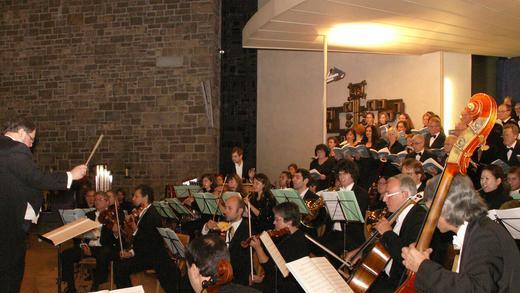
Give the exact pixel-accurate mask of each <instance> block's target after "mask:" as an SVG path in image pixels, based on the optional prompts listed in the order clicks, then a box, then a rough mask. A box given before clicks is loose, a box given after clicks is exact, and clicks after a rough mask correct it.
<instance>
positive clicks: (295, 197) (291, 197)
mask: <svg viewBox="0 0 520 293" xmlns="http://www.w3.org/2000/svg"><path fill="white" fill-rule="evenodd" d="M271 192H272V193H273V195H274V198H275V199H276V202H277V203H278V204H280V203H282V202H286V201H291V202H294V203H295V204H297V205H298V208H299V210H300V213H301V214H308V213H309V209H308V208H307V205H306V204H305V201H303V199H302V198H301V197H300V195H299V194H298V193H297V192H296V190H294V189H292V188H286V189H271Z"/></svg>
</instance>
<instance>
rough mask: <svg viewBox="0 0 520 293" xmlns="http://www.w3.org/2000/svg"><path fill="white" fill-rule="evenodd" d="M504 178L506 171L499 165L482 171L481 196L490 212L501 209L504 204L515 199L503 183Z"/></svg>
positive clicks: (490, 166)
mask: <svg viewBox="0 0 520 293" xmlns="http://www.w3.org/2000/svg"><path fill="white" fill-rule="evenodd" d="M504 177H505V176H504V171H502V168H500V167H499V166H497V165H488V166H485V167H484V168H483V169H482V173H481V174H480V185H481V186H482V189H481V190H480V196H481V197H482V198H483V199H484V202H485V203H486V204H487V206H488V207H489V209H490V210H494V209H499V208H500V206H501V205H502V204H503V203H505V202H507V201H510V200H512V199H513V198H512V197H511V196H509V193H508V190H506V188H505V187H504V184H503V183H502V182H503V180H504Z"/></svg>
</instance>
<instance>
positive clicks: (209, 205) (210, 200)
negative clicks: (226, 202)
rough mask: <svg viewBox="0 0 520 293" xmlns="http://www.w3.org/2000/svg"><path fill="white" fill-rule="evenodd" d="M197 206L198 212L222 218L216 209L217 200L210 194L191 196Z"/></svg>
mask: <svg viewBox="0 0 520 293" xmlns="http://www.w3.org/2000/svg"><path fill="white" fill-rule="evenodd" d="M193 197H194V198H195V202H196V203H197V206H199V209H200V212H201V213H203V214H207V215H217V216H222V215H223V214H222V211H221V210H220V209H219V207H218V203H217V201H218V200H219V199H218V198H216V197H215V196H214V195H213V194H211V193H195V194H194V195H193Z"/></svg>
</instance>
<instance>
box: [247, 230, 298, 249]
mask: <svg viewBox="0 0 520 293" xmlns="http://www.w3.org/2000/svg"><path fill="white" fill-rule="evenodd" d="M265 232H266V233H267V235H269V236H270V237H271V238H280V237H282V236H285V235H288V234H291V231H290V230H289V228H287V227H285V228H283V229H281V230H266V231H265ZM259 236H260V235H259V234H257V235H253V236H251V237H249V238H247V239H246V240H243V241H242V242H240V246H242V248H247V247H248V246H249V244H250V243H251V240H253V238H258V237H259Z"/></svg>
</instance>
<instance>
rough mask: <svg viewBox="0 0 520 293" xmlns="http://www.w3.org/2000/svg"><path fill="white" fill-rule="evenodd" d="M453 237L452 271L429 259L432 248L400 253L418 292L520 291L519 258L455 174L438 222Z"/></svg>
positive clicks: (464, 180) (473, 193)
mask: <svg viewBox="0 0 520 293" xmlns="http://www.w3.org/2000/svg"><path fill="white" fill-rule="evenodd" d="M437 227H438V228H439V229H440V231H441V232H446V231H452V232H454V233H456V234H457V237H456V238H455V237H454V243H455V244H457V246H458V247H459V248H460V250H461V255H460V259H459V262H458V264H457V266H456V270H455V271H454V272H452V271H449V270H447V269H445V268H443V267H442V266H441V265H440V264H437V263H435V262H433V261H431V260H429V255H430V253H431V250H430V249H429V250H427V251H424V252H419V251H418V250H417V249H416V248H415V247H414V245H410V246H409V247H404V248H403V249H402V253H401V255H402V257H403V264H404V265H405V266H406V268H407V269H408V270H410V271H412V272H415V273H416V279H415V283H414V286H415V289H417V291H419V292H432V293H436V292H439V293H441V292H502V293H513V292H517V291H518V288H520V270H519V269H518V264H519V263H520V255H519V253H518V248H517V247H516V245H515V243H514V241H513V239H512V238H511V236H510V235H509V233H508V232H507V231H506V230H505V229H504V228H503V227H502V226H500V225H499V224H497V223H496V222H494V221H492V220H490V219H489V218H488V217H487V209H486V206H485V204H484V203H483V202H482V200H481V199H480V198H479V196H478V194H477V192H476V191H475V190H474V189H473V186H472V184H471V181H470V180H469V178H467V177H466V176H462V175H457V176H456V177H455V178H454V180H453V182H452V183H451V186H450V188H449V191H448V194H447V197H446V201H445V203H444V205H443V207H442V211H441V215H440V218H439V221H438V224H437Z"/></svg>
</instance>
